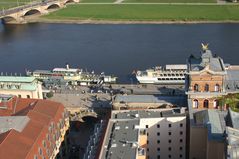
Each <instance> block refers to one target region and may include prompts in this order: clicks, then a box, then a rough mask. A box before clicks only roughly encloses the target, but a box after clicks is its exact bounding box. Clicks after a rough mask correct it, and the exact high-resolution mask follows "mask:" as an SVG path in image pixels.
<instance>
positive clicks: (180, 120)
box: [140, 117, 186, 159]
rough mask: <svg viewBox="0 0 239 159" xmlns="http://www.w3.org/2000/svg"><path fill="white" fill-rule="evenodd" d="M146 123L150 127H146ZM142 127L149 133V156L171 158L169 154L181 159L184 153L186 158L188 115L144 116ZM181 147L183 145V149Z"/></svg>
mask: <svg viewBox="0 0 239 159" xmlns="http://www.w3.org/2000/svg"><path fill="white" fill-rule="evenodd" d="M169 124H171V127H169ZM180 124H182V127H180ZM146 125H148V128H146ZM158 125H159V127H158ZM140 128H141V129H146V131H147V133H148V134H147V135H148V138H147V140H148V144H147V146H146V148H147V149H148V151H147V156H149V158H153V159H157V158H158V155H159V156H160V158H163V159H166V158H169V157H168V156H169V155H171V158H173V159H174V158H175V159H176V158H177V159H180V155H182V157H181V158H182V159H185V158H186V153H185V148H186V117H168V118H144V119H140ZM169 132H171V135H169ZM180 132H182V134H180ZM158 133H160V135H158ZM180 139H182V142H180ZM158 140H159V143H158ZM169 140H171V143H169ZM169 147H171V150H169ZM180 147H182V150H180ZM158 148H160V151H158Z"/></svg>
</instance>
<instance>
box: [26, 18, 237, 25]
mask: <svg viewBox="0 0 239 159" xmlns="http://www.w3.org/2000/svg"><path fill="white" fill-rule="evenodd" d="M28 22H29V23H36V22H39V23H62V24H203V23H209V24H210V23H212V24H214V23H239V21H232V20H226V21H206V20H205V21H180V20H179V21H177V20H175V21H173V20H172V21H166V20H165V21H164V20H163V21H150V20H149V21H139V20H132V21H129V20H92V19H88V20H74V19H72V20H70V19H64V20H63V19H60V20H59V19H46V18H35V19H31V20H28Z"/></svg>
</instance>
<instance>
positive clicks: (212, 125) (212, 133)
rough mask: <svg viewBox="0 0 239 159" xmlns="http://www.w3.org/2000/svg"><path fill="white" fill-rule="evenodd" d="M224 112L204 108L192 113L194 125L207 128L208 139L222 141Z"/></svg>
mask: <svg viewBox="0 0 239 159" xmlns="http://www.w3.org/2000/svg"><path fill="white" fill-rule="evenodd" d="M225 116H226V112H223V111H219V110H214V109H206V110H202V111H198V112H195V113H194V119H195V123H196V125H201V126H204V127H206V128H207V130H208V140H216V141H223V140H224V131H225V125H226V124H225Z"/></svg>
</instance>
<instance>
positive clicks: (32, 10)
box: [23, 9, 41, 17]
mask: <svg viewBox="0 0 239 159" xmlns="http://www.w3.org/2000/svg"><path fill="white" fill-rule="evenodd" d="M40 14H41V11H40V10H38V9H31V10H29V11H27V12H26V13H25V14H24V15H23V16H25V17H27V16H32V15H40Z"/></svg>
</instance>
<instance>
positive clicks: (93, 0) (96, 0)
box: [80, 0, 115, 3]
mask: <svg viewBox="0 0 239 159" xmlns="http://www.w3.org/2000/svg"><path fill="white" fill-rule="evenodd" d="M113 2H115V0H81V1H80V3H113Z"/></svg>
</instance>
